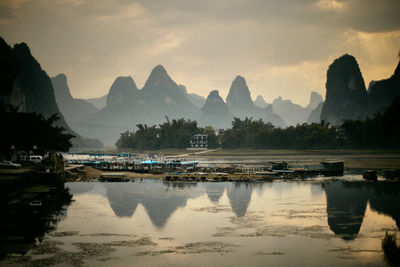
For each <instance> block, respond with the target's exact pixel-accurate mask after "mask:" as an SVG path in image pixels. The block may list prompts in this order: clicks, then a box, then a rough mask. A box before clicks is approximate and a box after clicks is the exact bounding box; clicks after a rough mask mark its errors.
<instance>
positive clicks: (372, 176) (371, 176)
mask: <svg viewBox="0 0 400 267" xmlns="http://www.w3.org/2000/svg"><path fill="white" fill-rule="evenodd" d="M363 178H364V179H365V180H368V181H377V180H378V175H377V173H376V171H374V170H368V171H365V172H364V173H363Z"/></svg>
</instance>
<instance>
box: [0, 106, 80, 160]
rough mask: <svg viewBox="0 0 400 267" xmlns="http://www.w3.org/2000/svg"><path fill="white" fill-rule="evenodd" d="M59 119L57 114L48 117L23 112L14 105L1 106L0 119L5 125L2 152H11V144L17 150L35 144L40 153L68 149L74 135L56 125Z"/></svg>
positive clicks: (31, 146) (30, 148)
mask: <svg viewBox="0 0 400 267" xmlns="http://www.w3.org/2000/svg"><path fill="white" fill-rule="evenodd" d="M57 120H59V117H58V116H57V114H54V115H52V116H51V117H50V118H47V119H46V118H44V117H43V115H41V114H37V113H22V112H18V111H17V110H16V109H14V108H12V107H8V108H6V107H0V121H1V123H2V125H3V127H4V128H2V129H4V130H3V131H2V136H3V142H1V148H0V149H1V152H2V153H5V154H7V153H9V152H10V150H11V145H13V146H15V149H17V150H26V151H30V150H32V149H33V146H34V145H35V146H37V151H36V152H37V153H40V154H44V153H45V152H46V151H49V150H55V151H68V150H69V149H70V148H71V146H72V144H71V139H72V138H73V137H74V136H73V135H71V134H67V133H64V131H65V129H64V128H62V127H58V126H54V122H56V121H57Z"/></svg>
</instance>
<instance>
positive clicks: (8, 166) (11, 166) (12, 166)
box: [0, 160, 21, 169]
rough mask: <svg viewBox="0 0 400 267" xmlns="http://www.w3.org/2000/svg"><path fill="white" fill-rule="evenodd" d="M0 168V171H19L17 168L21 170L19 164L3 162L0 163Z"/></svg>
mask: <svg viewBox="0 0 400 267" xmlns="http://www.w3.org/2000/svg"><path fill="white" fill-rule="evenodd" d="M0 168H1V169H19V168H21V164H18V163H14V162H11V161H7V160H3V161H1V162H0Z"/></svg>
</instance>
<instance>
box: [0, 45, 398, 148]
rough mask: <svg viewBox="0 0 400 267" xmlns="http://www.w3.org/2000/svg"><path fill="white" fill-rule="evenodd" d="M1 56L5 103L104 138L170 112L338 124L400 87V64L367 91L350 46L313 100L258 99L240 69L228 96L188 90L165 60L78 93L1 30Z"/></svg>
mask: <svg viewBox="0 0 400 267" xmlns="http://www.w3.org/2000/svg"><path fill="white" fill-rule="evenodd" d="M0 58H1V63H0V84H1V103H2V104H11V105H13V106H15V107H17V108H18V109H19V110H20V111H23V112H38V113H42V114H43V115H44V116H46V117H49V116H51V115H52V114H54V113H59V115H60V120H59V121H58V125H60V126H63V127H64V128H66V129H67V130H68V131H69V132H71V133H74V134H76V133H78V134H80V135H81V136H85V137H90V138H98V139H100V140H102V141H103V142H104V143H105V144H106V145H114V143H115V141H116V140H117V139H118V138H119V135H120V133H122V132H125V131H127V130H130V131H133V130H135V129H136V125H137V124H139V123H142V124H148V125H154V124H159V123H163V122H164V121H165V120H166V117H167V118H168V119H173V118H185V119H191V120H196V121H197V122H198V124H199V125H200V126H207V125H211V126H213V127H214V128H216V129H220V128H228V127H230V126H231V121H232V120H233V118H234V117H239V118H241V119H244V118H245V117H252V118H253V119H262V120H264V121H266V122H271V123H272V124H274V125H275V126H276V127H286V126H291V125H296V124H298V123H300V124H302V123H305V122H307V123H313V122H316V123H319V122H320V121H321V119H322V120H324V121H325V122H328V123H330V124H334V125H339V124H340V123H341V122H342V121H343V120H345V119H358V118H361V119H363V118H366V117H367V116H370V117H371V116H373V115H374V114H375V113H376V112H379V111H382V110H384V109H386V108H388V107H389V106H390V105H391V103H392V102H393V101H394V99H395V98H396V97H397V96H398V95H399V94H400V65H397V68H396V69H395V71H394V74H393V75H392V76H391V77H390V78H388V79H384V80H381V81H373V82H371V83H370V86H369V89H368V91H367V90H366V87H365V83H364V79H363V77H362V74H361V71H360V69H359V67H358V63H357V61H356V59H355V58H354V57H353V56H350V55H347V54H346V55H343V56H342V57H340V58H338V59H336V60H335V61H334V62H333V63H332V64H331V65H330V66H329V69H328V71H327V82H326V99H325V102H322V97H321V96H320V95H319V94H318V93H315V92H312V93H311V95H310V103H309V104H308V105H307V106H306V107H303V106H300V105H297V104H295V103H293V102H292V101H291V100H284V99H282V98H281V97H278V98H277V99H275V100H274V101H273V102H272V104H268V103H266V102H265V101H264V99H263V97H262V96H257V98H256V100H255V101H254V102H253V100H252V98H251V93H250V90H249V88H248V86H247V84H246V81H245V79H244V77H242V76H240V75H238V76H236V77H235V79H234V80H233V82H232V84H231V87H230V90H229V94H228V96H227V98H226V101H224V100H223V99H222V98H221V96H220V95H219V92H218V90H212V91H211V92H210V94H209V95H208V97H207V99H204V98H203V97H201V96H198V95H196V94H193V93H188V92H187V90H186V88H185V86H184V85H178V84H177V83H176V82H175V81H174V80H173V79H172V78H171V77H170V76H169V75H168V73H167V71H166V70H165V68H164V67H163V66H161V65H158V66H156V67H155V68H154V69H153V70H152V72H151V73H150V75H149V77H148V79H147V81H146V83H145V85H144V86H143V88H141V89H139V88H137V86H136V84H135V81H134V79H133V78H132V77H130V76H127V77H122V76H121V77H117V78H116V79H115V81H114V82H113V84H112V85H111V87H110V90H109V93H108V95H107V96H106V97H100V98H98V99H89V100H84V99H74V98H73V97H72V96H71V93H70V88H69V87H68V84H67V77H66V76H65V75H64V74H59V75H57V76H55V77H53V78H52V79H51V80H50V78H49V77H48V76H47V74H46V72H45V71H44V70H42V69H41V67H40V65H39V63H38V62H37V61H36V60H35V59H34V58H33V56H32V55H31V53H30V50H29V48H28V46H27V45H26V44H24V43H22V44H16V45H15V46H14V48H11V47H10V46H8V45H7V44H6V43H5V41H4V40H3V39H1V38H0ZM70 127H71V128H72V130H71V128H70ZM79 138H80V139H81V140H83V138H81V137H79ZM79 138H76V139H75V140H78V139H79Z"/></svg>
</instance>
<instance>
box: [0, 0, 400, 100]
mask: <svg viewBox="0 0 400 267" xmlns="http://www.w3.org/2000/svg"><path fill="white" fill-rule="evenodd" d="M399 14H400V2H399V1H398V0H383V1H374V0H319V1H318V0H287V1H277V0H270V1H266V0H251V1H249V0H230V1H227V0H212V1H211V0H202V1H192V0H172V1H163V0H147V1H139V0H137V1H130V0H96V1H85V0H55V1H54V0H36V1H33V0H3V1H1V2H0V36H2V37H3V38H4V39H5V40H6V42H8V43H9V44H10V45H13V44H14V43H19V42H26V43H27V44H28V45H29V47H30V48H31V51H32V53H33V55H34V56H35V57H36V58H37V60H38V61H39V62H40V63H41V65H42V68H44V69H45V70H46V72H47V73H48V74H49V75H50V76H55V75H57V74H59V73H65V74H66V75H67V77H68V82H69V87H70V89H71V93H72V95H73V96H74V97H76V98H89V97H98V96H102V95H105V94H107V93H108V90H109V88H110V86H111V84H112V82H113V81H114V80H115V78H116V77H118V76H126V75H130V76H132V78H133V79H134V80H135V82H136V84H137V85H138V87H139V88H141V87H142V86H143V85H144V83H145V81H146V79H147V77H148V75H149V74H150V71H151V70H152V68H154V67H155V66H156V65H158V64H162V65H164V67H165V68H166V69H167V71H168V73H169V74H170V76H171V77H172V79H174V80H175V81H176V82H177V83H178V84H184V85H185V86H186V87H187V89H188V91H189V92H194V93H197V94H199V95H202V96H205V97H206V96H207V95H208V93H209V92H210V91H211V90H215V89H217V90H219V91H220V94H221V95H222V96H223V97H224V98H225V97H226V95H227V94H228V90H229V87H230V85H231V82H232V81H233V79H234V77H235V76H236V75H239V74H240V75H242V76H244V77H245V78H246V80H247V83H248V85H249V88H250V91H251V93H252V97H253V98H255V97H256V96H257V95H262V96H263V97H264V98H265V100H266V101H267V102H271V101H272V100H273V99H274V98H276V97H278V96H282V97H283V98H285V99H287V98H290V99H292V100H293V101H294V102H296V103H299V104H302V105H305V104H307V102H308V99H309V94H310V92H311V91H317V92H319V93H320V94H322V95H323V96H325V82H326V70H327V68H328V66H329V64H330V63H331V62H332V61H333V60H334V59H335V58H337V57H339V56H341V55H343V54H344V53H348V54H352V55H353V56H355V57H356V59H357V60H358V63H359V65H360V68H361V72H362V74H363V77H364V80H365V83H366V86H367V87H368V84H369V82H370V81H371V80H379V79H384V78H388V77H389V76H390V75H391V74H392V73H393V72H394V69H395V67H396V65H397V62H398V57H397V55H398V53H399V49H400V16H399Z"/></svg>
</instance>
